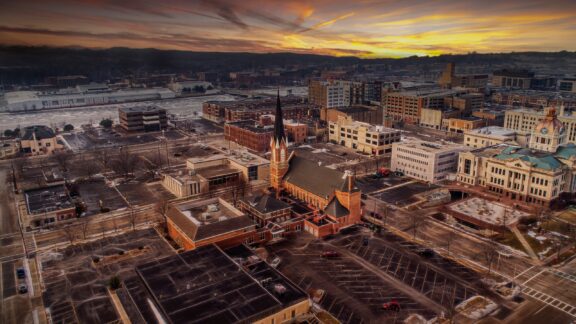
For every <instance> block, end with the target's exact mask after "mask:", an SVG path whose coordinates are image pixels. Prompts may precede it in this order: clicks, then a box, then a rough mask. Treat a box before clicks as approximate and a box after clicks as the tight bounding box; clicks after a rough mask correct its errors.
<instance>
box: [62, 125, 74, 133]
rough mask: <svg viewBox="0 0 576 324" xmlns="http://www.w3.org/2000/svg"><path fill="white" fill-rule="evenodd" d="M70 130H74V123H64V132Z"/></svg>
mask: <svg viewBox="0 0 576 324" xmlns="http://www.w3.org/2000/svg"><path fill="white" fill-rule="evenodd" d="M72 130H74V125H72V124H66V125H64V131H65V132H69V131H72Z"/></svg>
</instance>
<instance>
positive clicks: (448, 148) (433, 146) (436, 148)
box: [392, 140, 470, 153]
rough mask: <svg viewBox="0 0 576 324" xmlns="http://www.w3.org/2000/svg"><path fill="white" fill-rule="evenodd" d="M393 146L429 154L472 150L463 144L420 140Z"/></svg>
mask: <svg viewBox="0 0 576 324" xmlns="http://www.w3.org/2000/svg"><path fill="white" fill-rule="evenodd" d="M392 145H393V146H399V147H404V148H412V149H418V150H421V151H425V152H429V153H442V152H452V151H455V150H462V151H466V150H470V149H469V148H467V147H466V146H463V145H461V144H455V143H447V142H442V143H439V142H427V141H420V140H410V141H405V142H399V143H393V144H392Z"/></svg>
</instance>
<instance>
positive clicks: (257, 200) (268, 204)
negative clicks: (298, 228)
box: [246, 195, 290, 214]
mask: <svg viewBox="0 0 576 324" xmlns="http://www.w3.org/2000/svg"><path fill="white" fill-rule="evenodd" d="M246 202H247V203H248V204H249V205H250V206H252V208H254V209H256V210H257V211H259V212H260V213H263V214H267V213H271V212H275V211H277V210H282V209H286V208H290V205H289V204H287V203H285V202H283V201H281V200H278V199H276V198H274V197H272V196H271V195H259V196H254V197H249V198H247V199H246Z"/></svg>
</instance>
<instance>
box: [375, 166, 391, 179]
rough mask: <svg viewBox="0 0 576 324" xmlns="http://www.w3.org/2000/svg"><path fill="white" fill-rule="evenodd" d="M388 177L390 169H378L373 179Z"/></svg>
mask: <svg viewBox="0 0 576 324" xmlns="http://www.w3.org/2000/svg"><path fill="white" fill-rule="evenodd" d="M389 175H390V169H388V168H380V169H378V170H377V171H376V173H374V177H375V178H384V177H387V176H389Z"/></svg>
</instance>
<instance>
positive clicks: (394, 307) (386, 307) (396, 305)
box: [382, 300, 400, 312]
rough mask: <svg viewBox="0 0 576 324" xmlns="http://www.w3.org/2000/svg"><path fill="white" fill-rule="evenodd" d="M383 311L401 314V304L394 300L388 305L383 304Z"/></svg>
mask: <svg viewBox="0 0 576 324" xmlns="http://www.w3.org/2000/svg"><path fill="white" fill-rule="evenodd" d="M382 309H383V310H387V311H393V312H399V311H400V304H399V303H398V302H397V301H395V300H392V301H390V302H388V303H384V304H382Z"/></svg>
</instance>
